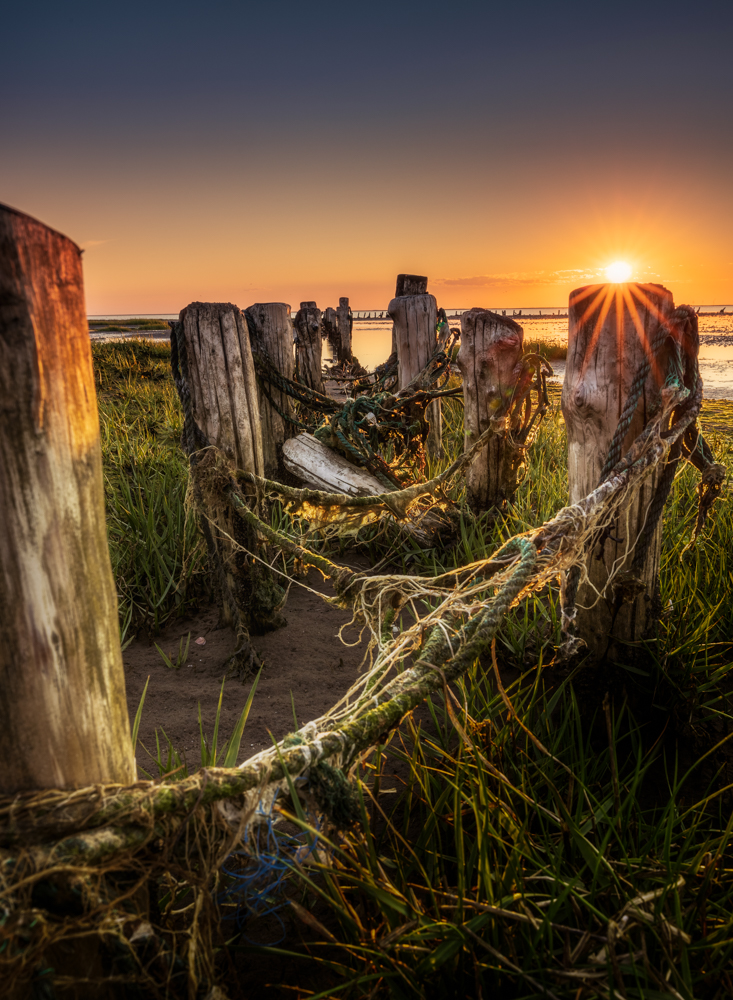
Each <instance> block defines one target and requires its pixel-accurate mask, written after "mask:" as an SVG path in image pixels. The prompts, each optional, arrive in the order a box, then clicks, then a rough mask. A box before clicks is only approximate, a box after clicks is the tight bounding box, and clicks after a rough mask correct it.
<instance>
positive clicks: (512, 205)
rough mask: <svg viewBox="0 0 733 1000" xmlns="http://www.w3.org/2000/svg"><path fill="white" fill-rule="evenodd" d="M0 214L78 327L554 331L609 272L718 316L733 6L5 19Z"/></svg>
mask: <svg viewBox="0 0 733 1000" xmlns="http://www.w3.org/2000/svg"><path fill="white" fill-rule="evenodd" d="M3 36H4V38H3V40H4V44H3V50H4V52H3V59H2V61H0V93H1V94H2V101H1V102H0V130H1V131H0V135H1V136H2V140H1V141H0V200H2V201H4V202H6V203H7V204H11V205H13V206H14V207H16V208H20V209H22V210H23V211H27V212H29V213H30V214H31V215H34V216H36V217H37V218H40V219H41V220H43V221H44V222H47V223H48V224H49V225H52V226H54V227H55V228H57V229H60V230H62V231H63V232H65V233H66V234H67V235H69V236H70V237H71V238H72V239H75V240H76V241H77V242H78V243H80V244H81V245H82V246H84V247H85V250H86V253H85V275H86V285H87V299H88V307H89V311H90V312H105V311H108V312H157V311H159V312H168V311H177V310H178V309H180V308H181V307H182V306H183V305H185V304H186V303H187V302H189V301H191V300H193V299H208V300H214V299H224V300H230V301H234V302H236V303H237V304H239V305H241V306H246V305H249V304H250V303H251V302H254V301H267V300H285V301H288V302H291V303H293V304H295V305H297V303H298V302H299V301H300V300H301V299H312V298H315V299H316V300H317V301H318V302H319V305H321V306H325V305H328V304H333V303H334V302H335V301H336V298H337V297H338V296H339V295H349V296H350V297H351V300H352V305H353V306H354V307H355V308H379V307H384V306H385V305H386V303H387V301H388V300H389V298H390V297H391V295H392V294H393V292H394V277H395V274H396V273H397V272H398V271H412V272H418V273H424V274H428V275H430V289H431V290H432V291H433V292H435V294H436V295H437V296H438V298H439V301H440V302H442V303H443V304H444V305H447V306H454V305H464V306H471V305H492V306H496V307H498V306H501V305H509V304H518V305H519V304H521V305H532V304H555V303H558V304H560V303H562V302H563V301H565V300H566V297H567V294H568V291H569V289H570V288H572V287H573V286H574V285H577V284H582V283H583V282H584V281H586V280H588V279H589V278H595V277H597V276H598V274H599V271H600V269H602V268H603V267H604V266H605V265H606V264H607V263H609V262H610V261H612V260H615V259H618V258H623V259H628V260H629V261H630V262H631V263H632V264H633V265H634V267H635V276H636V277H639V278H641V279H644V280H657V281H663V282H664V283H665V284H667V285H668V287H670V288H671V289H672V290H673V292H674V293H675V297H676V299H677V300H678V301H693V302H701V301H707V302H726V301H731V300H732V299H733V194H732V189H733V184H732V183H731V181H732V179H733V113H732V108H733V100H732V98H733V3H731V2H730V0H728V2H725V3H722V2H721V3H716V2H701V3H696V4H691V3H689V2H687V3H675V2H671V3H670V2H668V3H656V2H643V0H642V2H637V3H624V2H622V3H616V4H597V3H589V2H585V3H575V2H568V3H562V2H561V3H556V4H547V3H541V4H540V3H521V2H519V3H517V2H515V3H514V4H512V5H511V7H510V9H507V5H506V4H504V3H501V4H499V3H496V4H494V3H474V2H457V3H453V4H450V5H449V4H445V3H441V4H438V3H431V2H421V3H412V2H407V3H393V4H387V3H380V2H373V3H369V4H354V3H351V4H347V3H343V2H342V3H318V2H314V3H310V4H302V3H299V4H295V3H290V2H280V3H278V2H270V3H268V4H262V3H257V4H255V3H242V2H240V3H229V2H209V3H207V4H206V5H204V4H191V3H186V2H177V3H149V4H142V3H136V2H132V3H125V4H117V3H114V4H113V3H107V4H100V3H99V2H97V3H75V2H71V3H66V4H64V5H61V4H59V3H43V2H41V3H32V2H31V3H27V4H25V5H24V6H21V5H20V4H16V5H15V7H14V9H12V10H11V11H10V13H9V14H8V13H6V14H5V15H4V18H3Z"/></svg>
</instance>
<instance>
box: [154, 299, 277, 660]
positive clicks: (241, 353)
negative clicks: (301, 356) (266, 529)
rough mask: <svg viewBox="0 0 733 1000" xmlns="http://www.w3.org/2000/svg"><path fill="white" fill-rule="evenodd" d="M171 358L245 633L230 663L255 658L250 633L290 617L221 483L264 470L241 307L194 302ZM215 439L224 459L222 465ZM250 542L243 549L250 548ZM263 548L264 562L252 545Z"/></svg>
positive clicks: (226, 599) (232, 612)
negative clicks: (208, 448)
mask: <svg viewBox="0 0 733 1000" xmlns="http://www.w3.org/2000/svg"><path fill="white" fill-rule="evenodd" d="M171 341H172V344H173V348H174V350H173V352H172V357H171V362H172V365H173V374H174V378H175V381H176V386H177V388H178V392H179V396H180V397H181V402H182V405H183V409H184V416H185V425H184V447H185V449H186V451H187V452H188V453H189V455H191V456H192V461H191V475H192V477H193V484H194V495H195V497H196V501H197V504H198V506H199V513H200V515H201V527H202V530H203V532H204V535H205V537H206V540H207V544H208V547H209V552H210V554H211V557H212V561H213V563H214V565H215V566H216V570H217V578H218V582H219V587H220V589H221V600H222V608H223V615H222V617H223V619H224V621H225V622H226V623H227V624H229V625H231V626H232V627H233V628H234V629H235V630H236V632H237V634H238V636H239V638H240V649H239V651H238V653H237V654H236V660H235V661H234V662H233V663H232V664H231V665H230V666H231V668H233V669H235V670H237V671H239V672H245V671H247V670H249V669H251V668H252V667H253V666H254V665H255V664H256V661H257V657H256V654H255V652H254V650H253V649H252V647H251V645H250V643H249V635H250V633H254V634H261V633H263V632H267V631H270V630H272V629H274V628H279V627H280V626H281V625H283V624H284V623H285V619H284V618H283V616H282V614H281V612H280V606H281V604H282V602H283V597H284V595H283V591H282V588H281V587H280V586H279V585H278V584H277V582H276V580H275V577H274V575H273V573H272V571H271V570H270V568H269V566H268V565H266V563H267V552H266V549H265V548H264V545H263V543H262V540H261V539H259V538H258V537H257V534H256V533H255V532H254V531H253V530H252V529H251V528H250V527H249V526H248V525H247V524H245V522H244V521H242V519H241V518H239V517H238V516H237V515H236V514H235V513H234V512H233V511H232V508H231V506H230V505H229V503H228V502H227V499H226V496H225V493H224V490H225V489H226V485H227V482H228V477H229V476H231V475H232V474H233V473H234V471H235V470H236V469H244V470H245V471H247V472H253V473H254V474H255V475H258V476H263V475H264V474H265V461H264V450H263V446H262V429H261V421H260V408H259V399H258V387H257V379H256V376H255V368H254V360H253V358H252V350H251V346H250V339H249V331H248V327H247V322H246V319H245V315H244V313H243V312H242V311H241V310H240V309H239V308H238V307H237V306H235V305H232V304H231V303H229V302H192V303H191V304H190V305H188V306H186V308H185V309H183V310H182V311H181V314H180V317H179V320H178V322H177V323H173V324H172V331H171ZM207 445H214V446H215V447H216V448H217V449H218V450H219V452H220V453H221V455H222V456H223V459H224V461H225V463H226V468H224V469H222V468H220V467H219V466H218V465H217V462H216V458H215V456H214V454H213V453H212V452H206V451H201V449H204V448H206V446H207ZM245 550H246V551H245ZM248 552H249V553H254V554H255V555H260V556H261V558H262V559H263V560H264V563H263V562H261V561H259V560H258V559H255V558H253V556H252V555H248V554H247V553H248Z"/></svg>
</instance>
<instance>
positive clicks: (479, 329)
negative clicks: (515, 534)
mask: <svg viewBox="0 0 733 1000" xmlns="http://www.w3.org/2000/svg"><path fill="white" fill-rule="evenodd" d="M523 343H524V330H523V329H522V327H521V326H520V325H519V323H515V322H514V320H511V319H507V318H506V317H504V316H499V315H498V314H497V313H494V312H490V311H489V310H488V309H469V310H468V311H467V312H465V313H464V314H463V316H462V317H461V348H460V351H459V352H458V367H459V369H460V371H461V374H462V376H463V401H464V427H465V440H466V448H469V447H470V446H471V445H472V444H473V442H474V441H475V440H476V439H477V438H478V437H480V435H481V434H483V432H484V431H485V430H487V429H488V428H489V427H490V426H491V424H492V421H493V422H494V426H495V428H496V433H495V434H494V435H493V436H492V437H491V438H489V442H488V444H487V445H486V447H485V448H483V449H482V450H481V451H480V452H479V453H478V454H477V455H476V457H475V458H474V459H473V461H472V463H471V465H470V466H469V467H468V469H467V470H466V494H467V499H468V502H469V504H470V506H471V507H472V508H473V509H474V510H476V511H482V510H489V509H490V508H492V507H496V508H500V509H501V508H503V507H504V506H505V504H506V502H507V500H511V498H512V497H513V496H514V493H515V491H516V489H517V475H518V472H519V469H520V467H521V464H522V463H521V455H522V452H521V449H518V448H517V447H515V446H513V443H512V438H511V430H512V428H511V427H509V426H508V419H507V418H506V417H503V418H502V417H500V414H502V413H504V412H506V410H507V407H508V406H509V404H510V402H511V400H512V397H513V395H514V393H515V389H516V386H517V381H518V379H519V376H520V372H521V364H522V349H523Z"/></svg>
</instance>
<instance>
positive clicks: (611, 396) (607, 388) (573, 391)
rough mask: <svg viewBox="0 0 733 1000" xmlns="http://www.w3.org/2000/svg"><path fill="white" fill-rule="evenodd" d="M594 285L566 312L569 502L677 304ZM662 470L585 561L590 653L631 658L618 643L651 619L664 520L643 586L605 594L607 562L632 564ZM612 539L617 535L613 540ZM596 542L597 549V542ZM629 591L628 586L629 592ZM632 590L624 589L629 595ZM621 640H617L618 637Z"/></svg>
mask: <svg viewBox="0 0 733 1000" xmlns="http://www.w3.org/2000/svg"><path fill="white" fill-rule="evenodd" d="M624 287H627V288H628V287H631V286H614V285H610V286H609V285H596V286H587V287H585V288H579V289H576V290H575V291H574V292H573V293H572V294H571V296H570V306H569V310H568V322H569V332H568V359H567V366H566V369H565V381H564V383H563V390H562V411H563V415H564V417H565V423H566V426H567V434H568V485H569V492H570V503H575V502H576V501H578V500H579V499H581V498H582V497H584V496H586V495H587V494H588V493H590V492H591V490H593V489H595V487H596V486H597V485H598V482H599V479H600V474H601V469H602V467H603V464H604V462H605V459H606V456H607V454H608V448H609V444H610V442H611V439H612V437H613V435H614V432H615V430H616V427H617V425H618V420H619V416H620V415H621V411H622V410H623V407H624V404H625V402H626V399H627V398H628V395H629V391H630V388H631V384H632V382H633V380H634V376H635V373H636V372H637V370H638V368H639V366H640V365H641V363H642V362H643V360H644V359H645V357H646V355H647V349H648V348H647V345H649V344H651V341H652V338H653V336H654V333H655V331H656V329H657V327H658V324H659V318H658V317H660V316H661V317H668V316H669V315H670V314H671V313H672V312H673V310H674V302H673V300H672V295H671V293H670V292H669V291H668V290H667V289H666V288H663V287H662V286H661V285H645V286H643V294H644V296H645V297H646V298H647V300H648V303H649V305H648V306H647V305H646V304H644V303H643V302H639V301H637V300H636V299H635V298H634V299H633V303H634V305H633V308H630V307H629V300H631V299H632V296H631V295H630V294H628V295H627V298H626V299H625V298H624V295H623V291H622V290H623V288H624ZM664 367H665V365H664V361H662V364H661V365H659V366H655V367H653V368H652V371H651V372H650V374H649V377H648V379H647V381H646V384H645V387H644V392H643V395H642V398H641V400H640V402H639V405H638V407H637V409H636V413H635V415H634V418H633V420H632V422H631V425H630V427H629V431H628V433H627V435H626V438H625V440H624V442H623V445H622V454H623V453H625V452H626V451H627V450H628V448H629V447H630V445H631V444H632V442H633V441H634V439H635V438H636V437H637V435H638V434H639V433H640V432H641V431H642V430H643V429H644V427H645V426H646V424H647V423H648V420H649V418H650V416H651V409H652V406H653V405H654V399H655V396H657V398H658V395H657V394H658V387H659V385H660V383H661V381H663V375H662V370H663V368H664ZM658 478H659V474H658V473H655V474H654V475H653V476H652V477H650V478H649V479H647V480H646V482H645V483H644V485H643V486H642V488H641V489H640V491H639V493H638V494H637V495H636V497H635V498H634V499H632V501H631V502H630V503H629V504H627V506H626V507H625V508H624V510H623V512H622V514H621V516H620V517H619V518H618V519H617V521H616V522H615V523H614V525H613V528H612V530H611V533H610V537H608V538H607V539H606V540H605V543H604V545H603V551H602V552H600V551H596V552H595V553H593V554H592V556H591V557H590V558H589V560H588V574H589V578H590V581H591V584H592V586H589V585H587V584H586V585H583V586H581V588H580V591H579V593H578V600H577V606H578V614H577V619H576V625H577V634H578V635H579V636H581V637H582V638H583V639H584V640H585V642H586V643H587V645H588V648H589V651H590V654H591V657H592V658H593V659H595V660H600V659H603V658H609V657H610V658H618V657H621V658H625V659H628V656H629V653H628V650H626V651H625V650H624V648H623V646H622V645H620V642H623V641H636V640H639V639H641V638H642V636H643V635H644V634H645V633H646V631H647V629H648V628H649V627H651V625H652V623H653V615H652V611H653V605H654V603H655V596H656V592H657V586H658V582H657V581H658V575H659V558H660V550H661V521H660V524H659V526H658V528H657V531H656V533H655V536H654V538H653V541H652V543H651V545H650V546H649V550H648V552H647V558H646V561H645V564H644V566H643V568H642V569H641V572H640V573H639V574H638V582H639V585H640V588H637V589H640V592H639V593H638V594H637V596H636V597H635V598H633V599H629V600H625V601H624V603H621V599H622V596H623V592H622V591H621V590H619V589H618V588H614V587H613V586H612V587H609V588H608V591H609V592H607V593H606V594H605V596H604V597H602V598H600V599H597V595H596V593H594V590H593V588H596V590H597V591H599V592H603V591H604V588H605V587H606V583H607V580H608V575H609V573H610V571H611V569H612V567H614V566H616V567H617V568H618V569H619V570H620V573H621V576H620V578H619V579H624V575H625V574H626V573H627V571H629V570H630V567H631V561H632V558H633V547H634V544H635V543H636V540H637V538H638V536H639V534H640V532H641V530H642V528H643V526H644V523H645V520H646V515H647V511H648V508H649V503H650V501H651V498H652V494H653V491H654V488H655V486H656V483H657V481H658ZM614 539H616V540H614ZM597 548H599V547H597ZM633 589H634V588H632V589H631V592H633ZM625 596H629V591H628V589H627V592H626V595H625ZM619 641H620V642H619Z"/></svg>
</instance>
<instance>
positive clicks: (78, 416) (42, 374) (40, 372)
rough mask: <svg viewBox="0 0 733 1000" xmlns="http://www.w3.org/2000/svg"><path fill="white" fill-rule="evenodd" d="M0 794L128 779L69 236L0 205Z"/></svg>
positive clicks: (80, 307)
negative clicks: (0, 692) (0, 525)
mask: <svg viewBox="0 0 733 1000" xmlns="http://www.w3.org/2000/svg"><path fill="white" fill-rule="evenodd" d="M0 400H1V402H0V522H2V531H0V678H1V684H2V698H1V699H0V760H2V761H3V767H2V769H1V770H0V792H1V793H2V794H4V795H9V794H13V793H15V792H19V791H24V790H30V789H35V788H53V787H57V788H69V787H74V786H81V785H91V784H96V783H98V782H99V783H101V782H122V783H129V782H131V781H134V780H135V773H136V772H135V759H134V756H133V749H132V741H131V739H130V722H129V719H128V715H127V702H126V700H125V678H124V671H123V667H122V654H121V652H120V630H119V621H118V617H117V594H116V591H115V584H114V580H113V578H112V566H111V563H110V558H109V549H108V546H107V529H106V523H105V510H104V492H103V486H102V456H101V450H100V442H99V418H98V415H97V405H96V394H95V391H94V374H93V371H92V356H91V345H90V341H89V328H88V324H87V318H86V311H85V308H84V286H83V281H82V269H81V252H80V250H79V248H78V247H77V246H76V245H75V244H74V243H72V242H71V240H69V239H67V238H66V237H65V236H62V235H61V234H60V233H57V232H54V231H53V230H52V229H49V228H47V227H46V226H44V225H42V224H41V223H40V222H36V221H35V219H31V218H30V217H29V216H27V215H24V214H23V213H21V212H16V211H14V210H13V209H11V208H7V207H5V206H0Z"/></svg>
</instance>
